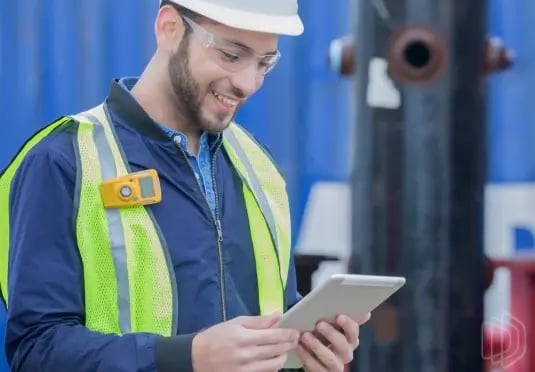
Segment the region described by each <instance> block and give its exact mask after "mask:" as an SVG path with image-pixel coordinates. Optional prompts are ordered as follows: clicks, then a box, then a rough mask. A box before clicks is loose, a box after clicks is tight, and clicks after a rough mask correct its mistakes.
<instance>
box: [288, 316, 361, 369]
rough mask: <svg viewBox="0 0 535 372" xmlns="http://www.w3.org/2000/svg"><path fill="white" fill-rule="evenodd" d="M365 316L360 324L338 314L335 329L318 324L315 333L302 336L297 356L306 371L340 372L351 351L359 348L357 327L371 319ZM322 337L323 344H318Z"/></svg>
mask: <svg viewBox="0 0 535 372" xmlns="http://www.w3.org/2000/svg"><path fill="white" fill-rule="evenodd" d="M370 317H371V314H370V313H368V314H367V315H366V316H365V317H364V319H362V320H360V321H359V322H355V321H353V320H352V319H351V318H349V317H347V316H345V315H340V316H338V317H336V320H335V322H336V326H338V327H339V328H340V329H337V328H335V327H334V326H333V325H331V324H329V323H327V322H319V323H318V324H317V325H316V329H315V333H316V334H317V335H318V337H316V336H315V335H314V334H313V333H310V332H307V333H305V334H303V335H302V337H301V342H300V343H299V345H298V346H297V353H298V355H299V358H300V359H301V361H302V362H303V366H304V369H305V371H307V372H342V371H343V370H344V366H345V365H346V364H348V363H349V362H351V361H352V360H353V352H354V351H355V349H356V348H357V347H358V345H359V327H360V325H362V324H364V323H366V322H367V321H368V320H370ZM320 338H322V339H324V340H325V342H324V343H323V342H321V341H320V340H319V339H320Z"/></svg>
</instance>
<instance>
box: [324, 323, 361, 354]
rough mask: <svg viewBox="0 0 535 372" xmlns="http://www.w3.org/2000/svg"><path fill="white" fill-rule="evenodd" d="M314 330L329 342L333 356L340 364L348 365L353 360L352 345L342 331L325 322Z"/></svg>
mask: <svg viewBox="0 0 535 372" xmlns="http://www.w3.org/2000/svg"><path fill="white" fill-rule="evenodd" d="M316 329H317V330H318V332H319V333H321V334H322V335H323V337H325V338H326V339H327V340H328V341H329V343H330V344H331V348H332V350H333V352H334V354H335V355H336V356H337V357H338V358H339V359H340V361H341V362H342V363H344V364H345V363H349V362H350V361H351V360H352V359H353V344H351V343H350V342H349V341H348V338H347V336H346V335H345V334H344V333H342V331H339V330H337V329H335V328H334V327H333V326H332V325H331V324H329V323H327V322H320V323H319V324H318V325H317V326H316ZM350 337H354V336H353V335H351V336H350Z"/></svg>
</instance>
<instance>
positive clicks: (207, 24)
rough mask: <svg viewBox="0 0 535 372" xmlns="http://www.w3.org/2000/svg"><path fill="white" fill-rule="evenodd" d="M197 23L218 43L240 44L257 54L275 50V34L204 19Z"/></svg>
mask: <svg viewBox="0 0 535 372" xmlns="http://www.w3.org/2000/svg"><path fill="white" fill-rule="evenodd" d="M198 23H199V24H200V25H201V26H202V27H203V28H205V29H206V30H207V31H209V32H211V33H213V34H214V36H215V37H216V39H218V41H219V40H220V41H223V42H229V43H237V44H242V45H244V46H247V47H249V48H251V49H252V51H253V52H255V53H258V54H267V53H272V52H274V51H276V50H277V45H278V36H277V35H275V34H268V33H263V32H255V31H247V30H241V29H237V28H233V27H228V26H225V25H222V24H220V23H215V22H213V21H210V20H206V19H205V20H199V21H198Z"/></svg>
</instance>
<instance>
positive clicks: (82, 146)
mask: <svg viewBox="0 0 535 372" xmlns="http://www.w3.org/2000/svg"><path fill="white" fill-rule="evenodd" d="M75 118H76V120H77V121H78V122H80V127H79V132H78V148H79V151H80V154H81V155H82V156H88V155H89V154H96V155H97V157H98V162H97V161H94V159H92V160H91V161H84V160H82V158H81V164H80V166H81V169H82V177H81V180H80V181H81V183H80V184H81V186H82V187H83V189H81V190H80V191H81V192H80V193H79V194H78V195H79V197H80V201H79V203H78V205H79V212H78V213H79V216H84V217H83V219H82V218H78V219H77V224H82V225H81V226H78V229H77V231H78V232H79V234H78V240H79V246H80V251H81V253H82V260H83V261H84V263H86V262H87V267H91V265H99V268H100V269H104V268H105V271H101V272H100V273H98V274H97V275H94V277H87V278H86V283H89V286H90V289H89V290H86V312H87V313H89V316H88V317H87V325H88V327H90V328H92V329H96V330H99V331H104V329H103V328H101V327H107V325H109V324H113V327H112V329H108V331H112V332H113V333H118V334H125V333H130V332H131V326H130V323H131V320H130V292H129V288H128V287H129V286H128V271H127V265H126V251H125V242H124V232H123V227H122V223H121V218H120V215H119V211H118V210H116V209H103V208H98V207H97V206H98V205H99V203H100V190H99V188H98V185H100V184H101V183H102V180H105V179H110V178H115V177H117V168H116V165H115V160H114V157H113V154H112V152H111V149H110V146H109V145H108V140H107V138H106V133H105V132H106V129H105V128H104V126H103V125H102V124H101V123H100V122H99V121H98V119H96V118H95V117H94V116H93V115H90V114H87V115H78V116H76V117H75ZM88 123H90V124H89V125H88ZM85 131H87V132H85ZM84 154H85V155H84ZM86 209H87V210H88V211H87V212H85V210H86ZM86 216H91V217H90V220H92V221H105V223H102V225H100V224H94V223H87V220H85V218H87V217H86ZM103 228H104V230H100V229H103ZM87 232H90V236H86V235H85V234H86V233H87ZM102 236H107V237H109V239H103V238H102ZM86 238H88V239H87V243H86V240H85V239H86ZM94 240H97V241H94ZM103 245H104V246H105V250H104V251H99V250H96V249H92V247H94V246H100V247H102V246H103ZM103 252H110V253H111V260H110V255H109V254H106V253H103ZM94 260H95V261H96V260H99V261H101V262H100V263H97V262H94ZM84 266H85V265H84ZM84 272H86V273H87V274H88V275H93V273H92V269H91V270H84ZM112 274H114V276H112ZM100 280H103V283H99V281H100ZM106 282H112V283H113V286H111V287H110V288H107V291H108V292H107V293H106V296H105V298H106V301H105V302H106V305H105V306H103V307H102V308H109V309H110V310H111V311H110V312H111V314H110V315H106V316H103V315H99V311H95V310H93V309H92V307H93V306H95V307H97V308H100V306H102V304H97V303H94V302H93V301H92V300H91V299H92V298H94V297H93V296H95V295H97V294H98V292H96V291H95V286H94V284H97V285H96V287H97V289H98V287H99V286H105V285H106ZM93 317H95V318H96V321H95V323H94V322H93V320H92V319H93ZM101 321H103V322H104V323H103V324H99V322H101ZM110 322H111V323H110ZM117 322H118V323H117Z"/></svg>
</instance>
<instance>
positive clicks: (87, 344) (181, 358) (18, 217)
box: [2, 141, 193, 372]
mask: <svg viewBox="0 0 535 372" xmlns="http://www.w3.org/2000/svg"><path fill="white" fill-rule="evenodd" d="M69 142H70V141H69ZM39 145H40V144H39ZM39 145H37V146H36V148H34V149H32V150H31V152H30V153H29V154H28V155H27V156H26V158H25V160H24V161H23V163H22V164H21V166H20V167H19V169H18V170H17V174H16V176H15V178H14V180H13V184H12V192H11V197H10V205H9V210H10V214H9V215H10V256H9V259H10V262H9V294H10V297H9V307H8V312H7V324H6V355H7V358H8V361H9V364H10V366H11V369H12V371H13V372H16V371H43V372H46V371H79V372H85V371H103V372H107V371H119V372H120V371H160V372H165V371H191V370H192V367H191V344H192V339H193V335H182V336H176V337H172V338H164V337H161V336H158V335H154V334H146V333H133V334H128V335H124V336H117V335H106V334H101V333H97V332H93V331H91V330H89V329H88V328H86V327H85V326H84V318H85V316H84V314H85V311H84V289H83V287H84V282H83V272H82V263H81V259H80V256H79V253H78V248H77V245H76V238H75V233H74V225H73V195H74V179H75V169H74V154H71V155H72V160H70V158H71V156H69V155H68V154H67V155H66V154H65V153H64V152H61V151H59V150H55V149H53V148H50V149H48V148H47V149H46V151H41V150H39V149H37V147H38V146H39ZM69 147H70V150H71V151H72V145H70V146H69ZM34 150H35V151H34ZM2 207H4V206H2Z"/></svg>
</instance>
